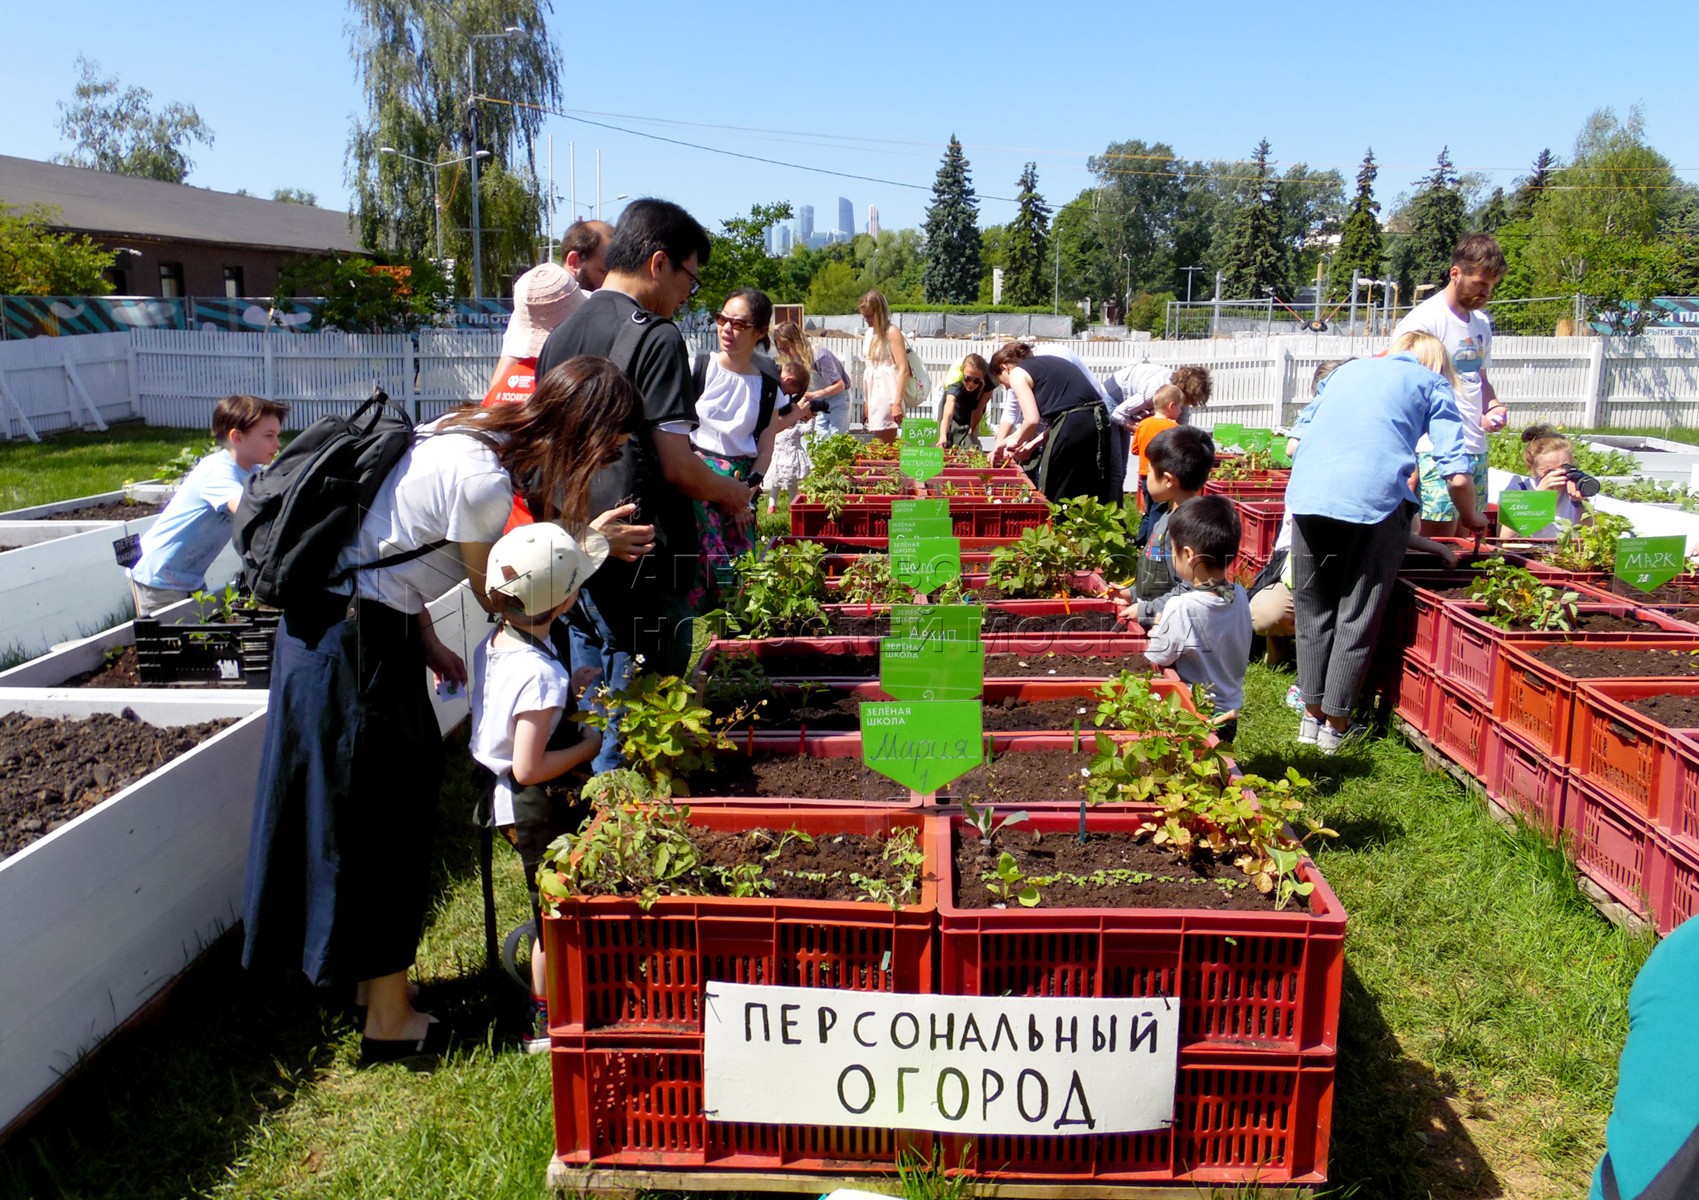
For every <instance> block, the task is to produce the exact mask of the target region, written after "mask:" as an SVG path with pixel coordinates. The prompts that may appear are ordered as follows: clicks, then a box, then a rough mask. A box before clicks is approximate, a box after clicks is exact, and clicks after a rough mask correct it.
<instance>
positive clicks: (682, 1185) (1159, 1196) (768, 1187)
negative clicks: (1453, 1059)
mask: <svg viewBox="0 0 1699 1200" xmlns="http://www.w3.org/2000/svg"><path fill="white" fill-rule="evenodd" d="M1217 1186H1218V1187H1219V1189H1220V1190H1221V1191H1222V1192H1223V1193H1224V1194H1236V1188H1235V1186H1234V1185H1229V1184H1220V1185H1217ZM548 1188H549V1191H551V1192H554V1193H565V1194H570V1195H597V1196H620V1197H635V1196H637V1194H638V1193H639V1192H791V1193H803V1194H808V1195H813V1196H821V1195H824V1194H826V1193H827V1192H830V1191H833V1190H834V1189H836V1188H854V1189H857V1190H859V1191H865V1192H884V1193H890V1194H892V1195H895V1194H897V1191H898V1189H897V1181H896V1177H895V1176H894V1175H882V1176H881V1175H826V1174H814V1173H812V1172H806V1171H714V1170H709V1169H706V1168H699V1169H694V1170H676V1171H669V1170H663V1169H659V1168H647V1167H579V1166H571V1165H569V1164H567V1163H563V1162H560V1161H559V1160H556V1161H554V1162H551V1163H550V1164H549V1174H548ZM1209 1194H1210V1185H1209V1184H1194V1183H1173V1184H1162V1185H1152V1184H1111V1183H1092V1182H1090V1181H1087V1180H1080V1181H1069V1180H1058V1181H1057V1182H1055V1183H998V1182H995V1181H987V1182H982V1183H978V1184H975V1186H974V1195H975V1196H978V1197H986V1198H1001V1197H1008V1198H1009V1200H1019V1198H1022V1197H1027V1198H1030V1200H1180V1198H1181V1197H1197V1196H1207V1195H1209ZM1256 1194H1257V1195H1258V1196H1261V1197H1264V1198H1266V1200H1304V1198H1306V1197H1310V1196H1313V1195H1314V1194H1315V1190H1314V1189H1313V1188H1310V1187H1297V1186H1270V1185H1267V1184H1264V1185H1263V1186H1262V1187H1261V1188H1260V1189H1258V1190H1257V1192H1256Z"/></svg>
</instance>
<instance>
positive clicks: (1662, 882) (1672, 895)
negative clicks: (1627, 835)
mask: <svg viewBox="0 0 1699 1200" xmlns="http://www.w3.org/2000/svg"><path fill="white" fill-rule="evenodd" d="M1657 845H1658V851H1659V853H1658V855H1657V857H1656V858H1655V860H1654V861H1653V864H1652V866H1653V877H1652V887H1651V893H1652V920H1653V923H1654V924H1656V925H1657V928H1658V934H1659V935H1660V936H1663V935H1666V934H1669V933H1671V932H1672V931H1674V929H1675V928H1676V926H1678V925H1680V924H1681V923H1682V922H1683V921H1685V920H1687V919H1688V918H1689V917H1691V916H1693V915H1694V914H1695V913H1699V847H1695V846H1694V845H1693V843H1691V842H1687V841H1682V840H1680V839H1675V840H1672V839H1669V838H1662V837H1660V838H1658V839H1657Z"/></svg>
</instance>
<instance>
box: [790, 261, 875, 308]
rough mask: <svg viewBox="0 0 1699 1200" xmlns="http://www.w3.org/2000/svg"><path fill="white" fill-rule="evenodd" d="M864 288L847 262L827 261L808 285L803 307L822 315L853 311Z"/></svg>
mask: <svg viewBox="0 0 1699 1200" xmlns="http://www.w3.org/2000/svg"><path fill="white" fill-rule="evenodd" d="M864 290H865V289H864V288H863V287H862V286H861V281H860V278H859V277H858V276H857V274H856V270H855V268H854V267H853V266H851V265H850V264H849V263H847V262H829V263H827V264H826V265H825V266H823V267H821V268H820V270H819V271H817V272H816V273H815V275H814V278H813V280H812V281H810V283H809V285H808V297H807V299H805V300H804V301H803V305H804V307H806V308H807V310H808V311H809V312H811V313H819V314H820V315H822V316H841V315H844V314H847V313H852V312H854V311H855V306H856V303H857V301H859V300H860V299H861V296H862V293H863V291H864Z"/></svg>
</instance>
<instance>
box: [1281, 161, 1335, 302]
mask: <svg viewBox="0 0 1699 1200" xmlns="http://www.w3.org/2000/svg"><path fill="white" fill-rule="evenodd" d="M1278 178H1279V187H1278V188H1277V189H1276V190H1275V193H1274V195H1275V199H1276V206H1275V211H1276V213H1277V214H1278V216H1279V219H1280V241H1281V244H1282V245H1283V246H1284V247H1285V253H1286V275H1285V277H1284V278H1283V279H1282V280H1281V281H1280V282H1279V283H1278V284H1276V285H1275V289H1276V290H1277V291H1279V292H1280V293H1281V294H1282V295H1285V294H1287V293H1289V292H1290V291H1291V290H1292V289H1293V287H1295V286H1302V285H1303V284H1306V283H1307V282H1309V281H1310V280H1313V279H1315V278H1316V277H1317V276H1318V275H1319V274H1320V272H1321V266H1322V258H1323V257H1324V256H1325V255H1326V254H1327V253H1328V249H1327V248H1328V247H1329V246H1332V245H1334V244H1335V243H1336V242H1337V241H1338V239H1339V237H1340V232H1341V228H1342V224H1343V222H1344V219H1345V211H1346V208H1345V180H1344V178H1343V177H1342V176H1341V175H1340V174H1339V172H1338V171H1334V170H1326V171H1313V170H1311V169H1310V168H1309V166H1308V165H1307V164H1305V163H1293V164H1292V165H1291V166H1290V167H1288V168H1287V169H1286V170H1285V171H1284V172H1282V173H1281V174H1280V176H1279V177H1278Z"/></svg>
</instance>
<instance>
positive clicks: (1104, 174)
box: [1080, 138, 1185, 297]
mask: <svg viewBox="0 0 1699 1200" xmlns="http://www.w3.org/2000/svg"><path fill="white" fill-rule="evenodd" d="M1086 169H1087V170H1089V171H1090V172H1091V173H1092V175H1093V176H1095V177H1096V180H1097V188H1096V190H1095V192H1094V193H1093V196H1092V208H1091V217H1092V221H1093V223H1094V224H1095V226H1096V230H1095V236H1094V238H1093V241H1095V243H1096V246H1097V249H1096V251H1095V252H1094V253H1093V255H1092V256H1091V258H1090V259H1089V260H1088V261H1087V262H1086V263H1084V264H1082V278H1081V280H1080V284H1081V287H1082V294H1084V295H1090V296H1093V297H1106V296H1120V295H1122V293H1123V292H1124V291H1126V290H1127V289H1128V287H1129V285H1130V286H1131V289H1132V290H1133V291H1134V292H1139V291H1152V290H1161V289H1165V288H1168V287H1171V286H1172V282H1173V276H1174V268H1175V267H1176V266H1177V265H1179V264H1177V263H1176V261H1175V258H1174V250H1175V247H1174V226H1175V220H1176V217H1177V215H1178V213H1179V210H1180V204H1181V200H1182V197H1183V196H1184V193H1185V178H1184V170H1183V164H1182V163H1181V161H1180V160H1179V159H1178V158H1176V157H1175V155H1174V148H1173V147H1172V146H1170V145H1168V143H1166V142H1148V143H1147V142H1145V141H1143V140H1141V139H1139V138H1134V139H1132V140H1131V141H1126V142H1111V143H1110V144H1109V146H1108V147H1106V148H1105V149H1104V152H1103V153H1102V154H1101V155H1094V156H1092V157H1091V158H1088V159H1086Z"/></svg>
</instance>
